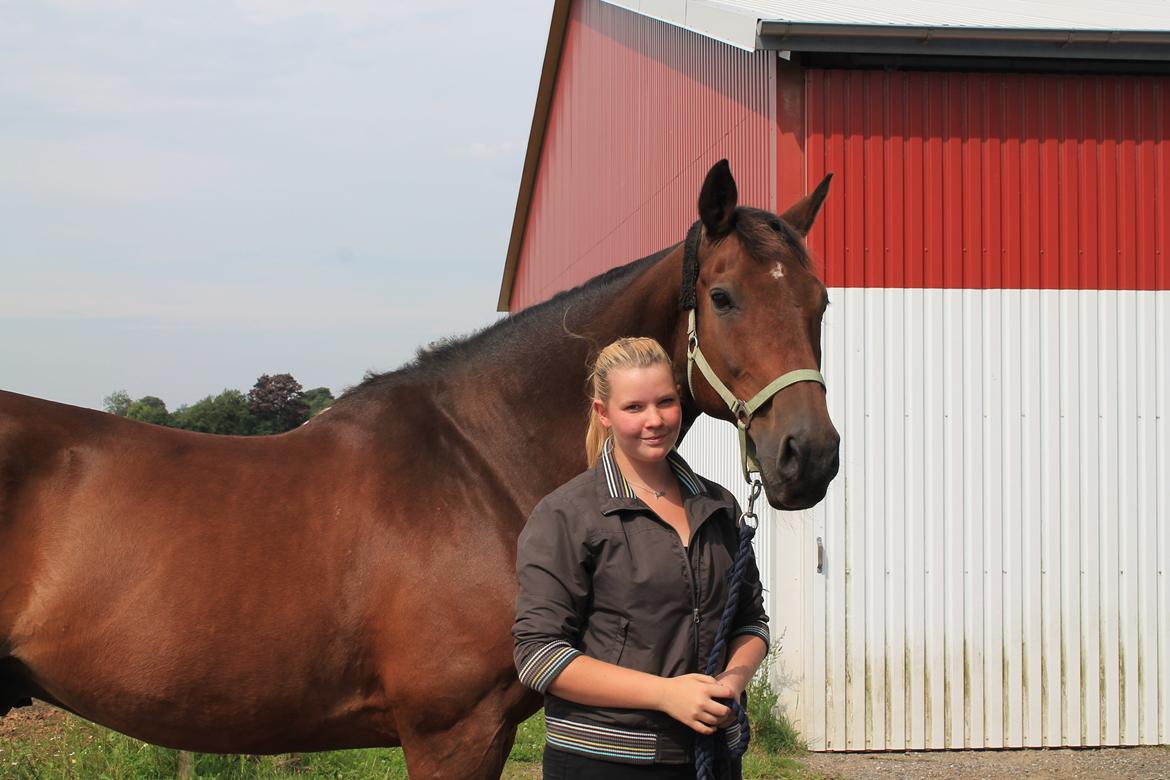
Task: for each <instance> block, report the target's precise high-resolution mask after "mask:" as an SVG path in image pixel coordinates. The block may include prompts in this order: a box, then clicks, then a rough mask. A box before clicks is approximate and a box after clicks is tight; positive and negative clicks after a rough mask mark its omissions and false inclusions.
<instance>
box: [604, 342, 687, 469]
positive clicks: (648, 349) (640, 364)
mask: <svg viewBox="0 0 1170 780" xmlns="http://www.w3.org/2000/svg"><path fill="white" fill-rule="evenodd" d="M659 365H662V366H666V367H667V368H668V369H669V368H671V366H672V364H671V361H670V355H668V354H666V350H665V349H663V348H662V345H661V344H659V343H658V342H657V341H655V340H654V339H652V338H649V337H646V336H639V337H636V338H623V339H618V340H617V341H615V342H613V343H612V344H610V345H609V346H608V347H606V348H605V349H603V350H601V352H599V353H598V354H597V359H596V360H594V361H593V370H592V371H591V372H590V373H589V379H588V380H587V384H588V393H589V399H590V401H591V402H592V401H601V402H602V403H605V402H607V401H608V400H609V392H610V391H609V377H610V375H611V374H612V373H613V372H614V371H620V370H622V369H625V368H649V367H650V366H659ZM608 437H609V431H607V430H606V428H605V426H604V425H602V424H601V420H600V419H599V418H598V417H597V412H596V411H594V409H593V404H592V403H590V404H589V430H588V431H586V433H585V457H586V458H587V459H588V461H589V465H590V466H594V465H596V464H597V461H598V459H599V458H600V457H601V452H602V450H603V449H604V448H605V440H606V439H607V438H608Z"/></svg>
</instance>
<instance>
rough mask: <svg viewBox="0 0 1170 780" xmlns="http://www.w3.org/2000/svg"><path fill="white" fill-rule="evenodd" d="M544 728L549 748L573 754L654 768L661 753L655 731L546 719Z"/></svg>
mask: <svg viewBox="0 0 1170 780" xmlns="http://www.w3.org/2000/svg"><path fill="white" fill-rule="evenodd" d="M545 726H546V728H547V732H546V734H547V735H546V737H545V740H546V741H547V742H548V744H549V745H551V746H552V747H555V748H557V749H559V750H564V751H567V752H570V753H577V754H579V755H583V756H592V757H594V758H602V759H610V760H618V761H623V762H628V763H631V764H653V763H654V758H655V756H656V755H657V753H658V736H657V735H656V734H654V732H652V731H626V730H625V729H615V728H609V727H607V726H595V725H593V724H592V723H576V722H573V721H570V720H562V719H561V718H550V717H547V716H546V717H545Z"/></svg>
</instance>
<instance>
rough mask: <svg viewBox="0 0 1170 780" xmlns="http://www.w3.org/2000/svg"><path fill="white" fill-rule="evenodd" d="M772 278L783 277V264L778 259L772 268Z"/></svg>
mask: <svg viewBox="0 0 1170 780" xmlns="http://www.w3.org/2000/svg"><path fill="white" fill-rule="evenodd" d="M772 278H773V279H782V278H784V265H783V264H782V263H780V262H779V261H777V263H776V267H775V268H773V269H772Z"/></svg>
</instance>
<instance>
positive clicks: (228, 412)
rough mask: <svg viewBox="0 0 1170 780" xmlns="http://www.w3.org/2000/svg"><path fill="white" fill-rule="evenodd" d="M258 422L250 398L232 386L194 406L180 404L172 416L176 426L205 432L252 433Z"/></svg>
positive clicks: (241, 434)
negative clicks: (250, 404) (250, 406)
mask: <svg viewBox="0 0 1170 780" xmlns="http://www.w3.org/2000/svg"><path fill="white" fill-rule="evenodd" d="M256 423H257V421H256V418H255V417H254V416H253V415H252V411H251V409H249V408H248V399H247V397H245V396H244V394H243V393H241V392H240V391H239V390H232V389H230V388H229V389H226V390H224V391H223V392H222V393H220V394H219V395H217V396H210V395H209V396H207V397H206V398H204V399H203V400H201V401H196V402H195V403H193V404H191V405H190V406H180V407H179V408H178V409H176V410H175V412H174V414H172V415H171V425H172V426H173V427H175V428H183V429H185V430H188V431H200V432H202V433H219V434H228V435H235V436H250V435H251V434H253V433H255V431H256Z"/></svg>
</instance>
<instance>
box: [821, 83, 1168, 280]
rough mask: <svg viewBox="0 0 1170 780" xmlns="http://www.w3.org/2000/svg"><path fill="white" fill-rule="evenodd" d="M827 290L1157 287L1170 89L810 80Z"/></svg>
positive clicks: (1163, 274) (1163, 242) (1164, 265)
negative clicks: (828, 180) (831, 183)
mask: <svg viewBox="0 0 1170 780" xmlns="http://www.w3.org/2000/svg"><path fill="white" fill-rule="evenodd" d="M805 87H806V103H805V110H806V121H807V128H808V129H807V147H806V154H807V166H808V169H807V170H808V178H809V181H813V182H815V181H817V180H819V178H820V177H821V176H823V175H824V173H825V172H826V171H832V172H834V173H835V174H837V176H836V179H835V189H834V191H833V192H832V194H831V195H830V200H829V202H828V204H827V207H826V209H825V211H824V217H823V218H822V221H821V224H820V225H818V227H817V228H816V229H815V230H814V232H813V233H812V235H811V236H810V246H811V247H812V249H813V250H814V252H815V254H817V255H818V256H820V257H823V258H826V261H827V263H828V268H827V269H826V274H827V276H826V281H827V282H828V284H829V286H830V287H925V288H983V289H994V288H1003V289H1103V290H1115V289H1126V290H1154V289H1157V290H1165V289H1170V246H1167V236H1166V231H1167V227H1168V226H1170V139H1168V138H1167V133H1168V130H1170V79H1167V78H1166V77H1164V76H1149V77H1133V76H1114V77H1110V76H1081V75H1076V76H1068V75H1021V74H978V73H974V74H972V73H899V72H885V71H845V70H810V71H807V73H806V82H805Z"/></svg>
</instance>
